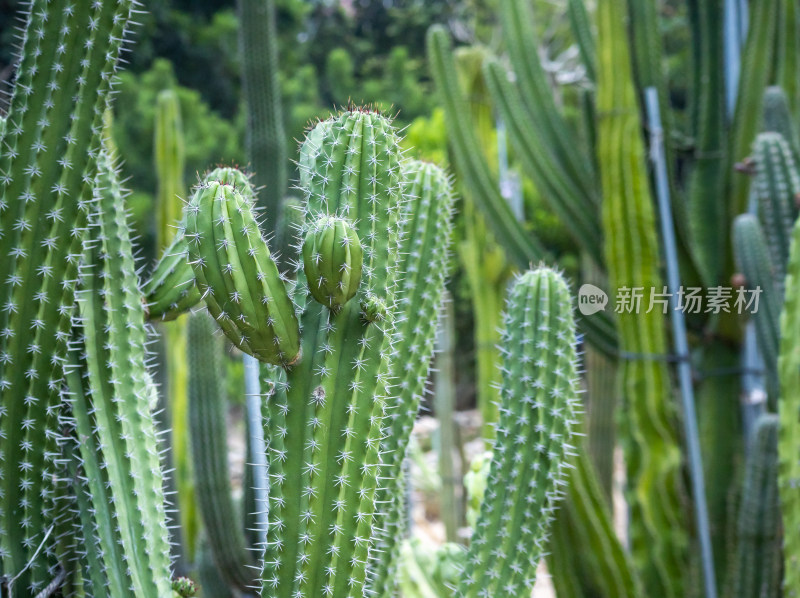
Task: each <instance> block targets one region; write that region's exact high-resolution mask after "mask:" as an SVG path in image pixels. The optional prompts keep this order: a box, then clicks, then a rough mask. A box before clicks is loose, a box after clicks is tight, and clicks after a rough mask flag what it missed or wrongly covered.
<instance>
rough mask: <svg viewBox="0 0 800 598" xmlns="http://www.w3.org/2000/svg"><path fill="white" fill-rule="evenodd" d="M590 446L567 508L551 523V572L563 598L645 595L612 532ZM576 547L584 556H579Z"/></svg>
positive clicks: (572, 480) (574, 473)
mask: <svg viewBox="0 0 800 598" xmlns="http://www.w3.org/2000/svg"><path fill="white" fill-rule="evenodd" d="M585 448H586V445H585V444H584V446H583V447H581V450H580V452H579V454H578V456H577V457H576V458H575V459H574V469H572V470H571V473H570V476H569V491H568V494H567V497H566V499H565V501H564V506H563V507H562V508H561V509H559V512H558V513H557V514H556V517H555V520H554V522H553V536H552V538H551V539H550V542H549V544H548V548H549V551H550V556H549V557H548V560H547V568H548V571H549V572H550V574H551V575H552V577H553V584H554V585H555V587H556V592H557V594H558V596H559V598H570V597H572V596H575V597H577V596H616V597H618V598H623V597H624V596H628V597H630V598H636V597H638V596H643V595H644V590H643V588H642V585H641V581H640V580H639V577H638V575H637V574H636V570H635V568H634V567H633V563H632V562H631V558H630V555H629V554H628V553H627V552H626V550H625V549H624V548H623V546H622V543H621V542H620V540H619V539H618V538H617V537H616V535H615V533H614V529H613V521H612V517H611V512H610V508H609V504H608V502H607V501H606V499H605V497H604V496H603V492H602V490H601V488H600V485H599V483H598V480H597V475H596V474H595V472H594V468H593V466H592V463H591V461H590V459H589V454H590V453H588V451H586V450H585ZM576 546H581V547H582V550H580V551H575V549H574V548H575V547H576Z"/></svg>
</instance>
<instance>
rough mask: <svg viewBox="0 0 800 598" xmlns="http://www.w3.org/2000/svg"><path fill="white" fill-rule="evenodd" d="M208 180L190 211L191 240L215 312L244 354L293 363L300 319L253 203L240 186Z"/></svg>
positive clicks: (201, 282)
mask: <svg viewBox="0 0 800 598" xmlns="http://www.w3.org/2000/svg"><path fill="white" fill-rule="evenodd" d="M207 181H208V182H204V183H202V184H201V185H200V186H199V187H198V188H197V189H196V190H195V193H194V195H193V197H192V200H191V202H190V203H189V205H188V206H187V208H186V232H185V235H186V240H187V244H188V246H189V259H190V263H191V264H192V269H193V270H194V273H195V277H196V280H197V285H198V288H199V289H200V292H201V294H202V295H203V297H204V299H205V302H206V305H207V306H208V309H209V312H210V313H211V315H213V316H214V318H215V319H216V320H217V322H218V323H219V324H220V326H221V328H222V330H223V331H224V332H225V334H226V335H227V336H228V338H229V339H230V340H231V342H233V343H234V344H235V345H236V346H237V347H239V348H240V349H242V350H243V351H245V352H247V353H249V354H251V355H253V356H254V357H257V358H259V359H261V360H262V361H265V362H267V363H274V364H276V365H277V364H289V363H292V362H293V361H294V360H295V359H297V357H298V355H299V352H300V344H299V334H300V333H299V329H298V322H297V317H296V316H295V313H294V305H293V303H292V300H291V299H290V297H289V295H288V293H287V291H286V287H285V286H284V283H283V279H282V278H281V275H280V273H279V272H278V267H277V265H276V264H275V261H274V260H273V259H272V256H271V255H270V251H269V248H268V247H267V243H266V241H265V240H264V238H263V236H262V235H261V232H260V230H259V228H258V224H257V222H256V217H255V213H254V211H253V210H254V207H255V206H254V204H253V199H252V197H247V196H245V195H242V193H240V191H239V190H238V188H237V187H236V185H235V184H229V183H225V182H220V181H215V180H212V177H209V178H208V179H207ZM239 188H241V187H239Z"/></svg>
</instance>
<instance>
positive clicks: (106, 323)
mask: <svg viewBox="0 0 800 598" xmlns="http://www.w3.org/2000/svg"><path fill="white" fill-rule="evenodd" d="M96 187H97V189H98V195H99V206H98V212H97V215H96V219H97V222H96V223H93V228H92V234H93V237H94V239H95V241H96V242H95V243H94V244H93V245H92V246H91V247H90V249H88V250H87V253H86V259H87V262H88V263H89V264H92V268H91V270H90V273H89V274H87V275H86V276H84V277H83V279H82V282H81V286H80V288H79V290H78V292H77V302H78V313H79V323H80V328H79V330H80V334H81V336H80V339H79V340H78V342H77V343H75V344H74V346H73V357H72V365H73V368H72V369H71V371H68V374H69V377H68V383H69V390H70V394H69V396H68V401H69V403H70V405H71V408H72V413H73V415H74V418H75V422H76V426H75V427H76V432H77V441H78V449H79V452H80V456H81V459H82V463H81V466H82V469H83V470H84V482H83V485H84V486H85V492H86V493H87V495H88V497H89V502H90V514H91V517H92V520H93V526H92V528H93V530H94V537H90V538H89V539H88V542H90V543H96V544H97V545H98V546H99V550H98V554H99V555H100V557H101V558H102V568H101V570H102V572H103V575H104V576H105V577H106V579H107V583H108V584H109V588H110V595H112V596H171V581H170V578H171V572H170V569H171V565H170V560H169V559H170V557H169V540H168V534H167V527H166V522H167V514H166V501H165V498H164V494H163V491H162V488H163V475H162V471H161V464H160V459H159V457H160V455H159V444H158V441H157V437H156V427H155V422H154V419H153V414H152V410H153V408H154V407H155V405H156V402H157V397H156V392H155V387H154V385H153V381H152V379H151V378H150V376H149V374H148V373H147V367H146V360H147V355H146V349H145V347H146V345H147V336H148V332H147V329H146V327H145V320H144V307H143V304H142V301H141V292H140V291H139V288H138V277H137V275H136V265H135V262H134V258H133V250H132V244H131V241H130V237H129V225H128V222H127V216H126V211H125V208H124V204H123V196H122V192H121V190H120V187H119V183H118V182H117V178H116V174H115V171H114V169H113V167H112V165H111V164H110V163H109V162H108V160H107V159H106V158H105V157H104V156H101V158H100V173H99V175H98V177H97V181H96Z"/></svg>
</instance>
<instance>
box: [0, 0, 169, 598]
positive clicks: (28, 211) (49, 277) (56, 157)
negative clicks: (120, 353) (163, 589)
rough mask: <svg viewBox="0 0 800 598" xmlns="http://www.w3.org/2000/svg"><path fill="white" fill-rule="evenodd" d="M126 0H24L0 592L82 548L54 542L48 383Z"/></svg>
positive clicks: (54, 380) (65, 323)
mask: <svg viewBox="0 0 800 598" xmlns="http://www.w3.org/2000/svg"><path fill="white" fill-rule="evenodd" d="M134 4H135V3H134V2H131V1H119V2H102V3H98V2H90V1H88V0H86V1H78V2H69V3H65V2H50V1H45V0H41V1H34V2H31V3H30V4H29V6H28V13H27V17H26V19H27V24H26V28H25V32H24V35H23V36H22V39H21V45H20V48H19V52H20V61H19V65H18V68H17V78H16V83H15V86H14V93H13V96H12V98H11V102H10V106H9V112H8V116H7V123H6V127H5V131H4V133H3V136H2V150H0V255H2V259H0V270H1V271H2V283H0V285H1V287H0V288H2V294H3V301H2V303H3V308H2V310H0V312H1V313H0V320H2V324H0V326H1V327H2V330H3V333H2V335H0V336H1V337H2V338H0V497H2V508H0V587H2V591H3V592H5V593H6V594H8V595H11V596H22V595H30V594H31V593H37V592H39V591H41V590H45V589H47V588H48V587H49V586H50V585H51V584H52V583H53V582H54V580H58V579H63V578H64V577H66V576H67V573H68V572H69V571H72V570H74V568H75V564H74V561H72V560H71V559H72V557H71V555H70V554H69V551H68V550H66V549H65V548H63V547H65V546H69V545H70V544H74V546H73V548H72V550H77V549H80V547H81V546H80V545H81V543H80V542H77V541H76V542H74V543H73V542H70V541H69V539H68V538H67V537H64V538H63V539H60V538H59V536H60V535H62V534H63V533H65V532H64V526H68V525H69V523H70V521H65V520H64V518H65V517H69V514H68V513H63V512H61V509H62V506H64V507H66V508H68V507H69V505H70V504H71V503H70V501H68V500H60V499H61V494H62V492H68V490H66V489H64V488H59V486H61V485H62V482H66V477H67V475H68V472H67V471H65V469H64V467H63V464H62V462H61V461H60V459H59V458H58V455H59V448H58V445H59V444H60V443H59V439H62V436H63V434H62V429H61V426H60V424H59V422H58V417H59V411H60V409H61V401H60V399H59V391H60V390H61V386H62V382H63V365H64V363H65V360H66V358H67V349H68V343H69V341H70V339H71V317H72V314H73V307H74V303H75V300H74V299H75V298H74V293H75V287H76V285H77V282H78V278H79V274H80V270H81V268H80V267H81V264H82V255H83V251H84V244H85V243H86V242H88V241H89V240H90V239H91V238H92V236H91V235H90V230H89V229H90V226H96V224H90V215H91V214H92V213H93V212H94V211H95V201H96V198H95V196H94V192H93V188H92V187H93V182H94V180H95V175H96V174H97V171H98V160H99V155H100V151H101V131H102V124H103V113H104V112H105V110H106V107H107V104H108V100H109V91H110V87H111V83H112V79H113V74H114V71H115V69H116V64H117V59H118V57H119V53H120V50H121V47H122V44H123V41H124V39H125V37H126V35H127V33H128V27H129V23H130V17H131V13H132V11H133V9H134ZM95 240H96V237H95ZM98 275H99V273H98ZM142 400H144V401H146V400H147V399H146V397H143V398H142ZM129 473H130V472H129V471H115V472H114V474H115V475H117V474H120V475H121V476H123V477H125V478H127V477H128V475H129ZM126 483H128V482H127V480H126ZM151 498H152V496H151ZM78 504H80V503H78ZM115 525H116V523H115V524H113V525H112V528H113V527H114V526H115ZM70 531H74V530H70ZM153 541H156V540H155V539H153ZM59 547H62V548H59ZM60 560H61V562H59V561H60ZM165 595H166V594H165Z"/></svg>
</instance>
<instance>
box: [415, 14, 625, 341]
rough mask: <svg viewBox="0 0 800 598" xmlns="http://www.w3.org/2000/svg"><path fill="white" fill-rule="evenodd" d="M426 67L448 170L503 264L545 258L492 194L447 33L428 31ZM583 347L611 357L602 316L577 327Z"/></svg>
mask: <svg viewBox="0 0 800 598" xmlns="http://www.w3.org/2000/svg"><path fill="white" fill-rule="evenodd" d="M427 49H428V61H429V63H430V69H431V74H432V75H433V78H434V80H435V82H436V86H437V90H438V92H439V94H440V96H441V101H442V103H443V104H444V107H445V120H446V124H447V131H448V135H449V137H450V144H451V147H452V150H453V155H454V165H455V168H456V170H457V172H458V174H459V175H460V176H461V177H462V178H463V179H464V182H465V184H466V185H467V187H468V188H469V190H470V196H471V197H473V199H474V201H475V204H476V205H477V206H478V207H479V208H480V210H481V212H482V213H483V214H484V217H485V218H486V220H487V222H488V224H489V226H490V227H491V230H492V232H493V233H494V234H495V237H496V239H497V240H498V241H499V242H501V243H502V244H503V247H504V248H505V250H506V253H507V255H508V257H509V259H510V260H511V261H512V262H513V263H514V264H516V265H517V266H518V267H520V268H525V267H527V266H528V265H529V264H530V263H535V262H538V261H540V260H543V259H546V258H547V252H546V251H545V250H544V248H543V247H542V246H541V244H540V243H539V242H538V240H536V239H535V238H533V237H532V236H531V235H529V234H528V232H527V231H526V230H525V228H524V226H523V225H522V223H520V222H518V221H517V219H516V218H515V216H514V214H513V213H512V211H511V208H510V207H509V205H508V202H506V201H505V200H504V199H503V197H502V196H501V195H500V193H499V191H497V189H498V188H499V185H498V184H497V182H496V181H494V180H493V177H492V174H491V171H490V170H489V166H488V164H486V160H485V158H484V157H483V155H482V154H481V153H480V152H478V151H476V149H477V148H479V147H480V145H479V144H478V142H477V140H476V135H475V131H474V130H473V128H472V127H471V125H470V123H469V121H468V120H466V119H465V118H464V115H465V114H467V112H468V111H467V107H466V100H465V99H464V95H463V93H462V91H461V90H460V89H459V85H458V79H457V77H456V67H455V60H454V59H453V53H452V49H451V48H450V40H449V37H448V35H447V32H446V31H445V30H444V29H443V28H442V27H441V26H437V25H434V26H433V27H431V28H430V30H429V31H428V38H427ZM581 324H582V326H585V328H586V334H587V338H588V340H589V342H591V343H592V344H593V345H595V346H596V347H597V348H598V349H600V350H601V351H603V352H604V353H607V354H609V355H613V354H614V353H615V351H616V348H617V347H616V344H617V337H616V331H615V330H614V325H613V322H612V321H611V320H610V318H608V317H606V316H605V314H596V315H595V317H593V318H587V319H586V320H584V321H583V322H582V323H581Z"/></svg>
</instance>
